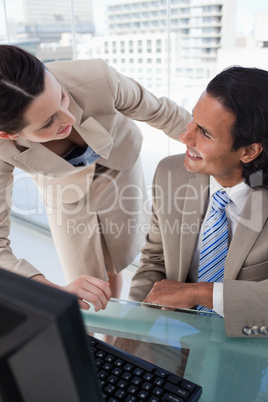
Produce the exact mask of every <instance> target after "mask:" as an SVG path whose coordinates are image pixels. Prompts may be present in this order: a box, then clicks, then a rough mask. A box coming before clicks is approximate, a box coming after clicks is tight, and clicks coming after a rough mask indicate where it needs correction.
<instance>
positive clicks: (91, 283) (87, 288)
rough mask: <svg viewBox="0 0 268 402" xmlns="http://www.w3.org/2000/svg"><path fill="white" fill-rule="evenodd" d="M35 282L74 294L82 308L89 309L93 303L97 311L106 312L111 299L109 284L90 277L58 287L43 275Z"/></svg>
mask: <svg viewBox="0 0 268 402" xmlns="http://www.w3.org/2000/svg"><path fill="white" fill-rule="evenodd" d="M32 279H33V280H36V281H38V282H42V283H44V284H46V285H50V286H53V287H56V288H58V289H61V290H65V291H66V292H69V293H73V294H74V295H76V296H77V298H78V302H79V306H80V308H82V309H84V310H88V309H89V305H88V303H86V302H85V301H84V300H86V301H87V302H89V303H92V304H93V306H94V307H95V311H99V310H104V309H105V308H106V306H107V303H108V301H109V300H110V298H111V290H110V284H109V282H105V281H103V280H101V279H98V278H95V277H93V276H89V275H82V276H80V277H79V278H77V279H75V280H74V281H73V282H71V283H69V284H68V285H67V286H58V285H55V284H54V283H52V282H50V281H48V280H47V279H46V278H45V277H44V276H43V275H35V276H33V277H32Z"/></svg>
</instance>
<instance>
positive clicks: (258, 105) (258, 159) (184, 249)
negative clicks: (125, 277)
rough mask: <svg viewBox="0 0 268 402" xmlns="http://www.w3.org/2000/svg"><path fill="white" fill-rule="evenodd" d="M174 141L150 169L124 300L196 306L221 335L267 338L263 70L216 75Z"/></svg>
mask: <svg viewBox="0 0 268 402" xmlns="http://www.w3.org/2000/svg"><path fill="white" fill-rule="evenodd" d="M180 139H181V141H182V142H183V143H184V144H185V145H186V148H187V150H186V154H185V155H174V156H170V157H168V158H165V159H164V160H162V161H161V162H160V164H159V165H158V167H157V170H156V173H155V178H154V187H153V188H154V190H153V214H152V223H151V229H150V233H149V235H148V236H147V243H146V245H145V247H144V249H143V252H142V258H141V267H140V268H139V270H138V271H137V273H136V274H135V275H134V277H133V280H132V287H131V291H130V296H129V297H130V299H132V300H144V301H145V302H148V303H157V304H161V305H163V306H168V307H171V308H192V307H194V306H198V307H197V308H198V309H202V306H205V307H206V308H209V309H213V310H214V311H216V312H218V313H219V314H221V315H223V316H224V317H225V327H226V332H227V335H228V336H248V335H251V336H252V335H258V336H268V222H267V217H268V72H267V71H264V70H260V69H255V68H243V67H232V68H229V69H226V70H225V71H223V72H221V73H220V74H218V75H217V76H216V77H215V78H214V79H213V80H212V81H211V82H210V83H209V84H208V86H207V88H206V90H205V92H204V93H203V94H202V95H201V97H200V98H199V100H198V102H197V104H196V106H195V108H194V111H193V117H192V120H191V122H190V123H189V124H188V126H187V129H186V131H185V132H184V133H183V134H182V135H181V137H180ZM183 165H184V166H183ZM218 191H220V192H219V193H218ZM215 193H217V195H216V196H215V197H213V196H214V194H215ZM217 197H220V198H219V200H220V203H223V201H222V200H223V198H224V197H225V199H226V206H225V205H224V206H225V207H223V208H222V212H221V213H222V214H223V215H224V218H223V220H222V221H219V222H221V223H220V226H221V228H220V231H221V237H220V239H221V240H220V241H219V243H217V247H214V249H213V251H210V249H209V247H211V244H209V245H208V246H206V248H203V242H204V241H205V240H204V239H203V237H204V238H205V237H206V236H212V235H210V232H209V230H213V229H212V227H214V226H215V227H216V224H214V223H213V224H211V223H210V222H211V220H210V219H213V218H211V215H213V214H215V209H214V201H213V198H217ZM212 203H213V206H212ZM223 215H222V216H223ZM224 225H225V226H226V228H227V229H226V228H225V229H226V230H227V232H226V230H225V232H224V233H225V234H223V227H224ZM217 229H218V228H217ZM213 236H215V233H214V234H213ZM211 239H212V237H211ZM213 239H214V238H213ZM213 241H214V240H213ZM224 241H225V242H226V243H227V246H226V247H225V246H224V245H223V242H224ZM213 244H214V243H213ZM215 244H216V243H215ZM212 247H213V246H212ZM205 249H206V251H204V250H205ZM219 251H220V257H217V259H218V260H217V263H216V262H215V261H214V260H213V259H211V257H213V258H214V255H215V254H217V253H218V254H219ZM227 251H228V252H227ZM204 253H207V255H205V259H207V261H208V260H209V259H210V260H209V263H207V265H206V267H209V268H204V264H203V262H202V259H203V257H204ZM226 254H227V255H226ZM207 261H206V262H207ZM209 264H210V265H209ZM217 264H218V265H217ZM218 268H219V270H218ZM204 271H205V275H203V274H204ZM211 272H212V273H213V274H212V275H211Z"/></svg>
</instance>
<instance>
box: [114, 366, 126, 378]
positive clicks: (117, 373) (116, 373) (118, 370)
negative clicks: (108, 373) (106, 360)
mask: <svg viewBox="0 0 268 402" xmlns="http://www.w3.org/2000/svg"><path fill="white" fill-rule="evenodd" d="M122 372H123V370H122V369H120V368H118V367H116V368H114V369H113V370H112V373H113V374H114V375H116V376H117V377H119V376H120V375H121V373H122Z"/></svg>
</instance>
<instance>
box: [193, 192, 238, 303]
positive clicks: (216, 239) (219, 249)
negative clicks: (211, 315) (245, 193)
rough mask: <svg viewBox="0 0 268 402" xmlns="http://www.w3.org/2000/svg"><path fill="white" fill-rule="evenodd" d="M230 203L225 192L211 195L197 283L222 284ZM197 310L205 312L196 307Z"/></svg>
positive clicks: (226, 250)
mask: <svg viewBox="0 0 268 402" xmlns="http://www.w3.org/2000/svg"><path fill="white" fill-rule="evenodd" d="M230 201H231V199H230V197H229V196H228V194H227V193H226V191H217V192H216V193H215V194H214V195H213V199H212V207H211V212H210V215H209V217H208V219H207V222H206V224H205V229H204V234H203V239H202V245H201V252H200V262H199V273H198V282H222V281H223V275H224V265H225V259H226V256H227V252H228V221H227V217H226V213H225V207H226V205H227V204H229V202H230ZM198 310H206V311H211V310H208V309H206V308H205V307H203V308H202V307H201V306H198Z"/></svg>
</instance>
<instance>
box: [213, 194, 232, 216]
mask: <svg viewBox="0 0 268 402" xmlns="http://www.w3.org/2000/svg"><path fill="white" fill-rule="evenodd" d="M212 198H213V199H212V208H213V209H214V210H215V211H222V210H223V209H225V207H226V205H227V204H229V202H231V198H230V197H229V195H228V194H227V193H226V191H217V192H216V193H215V194H214V195H213V197H212Z"/></svg>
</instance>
